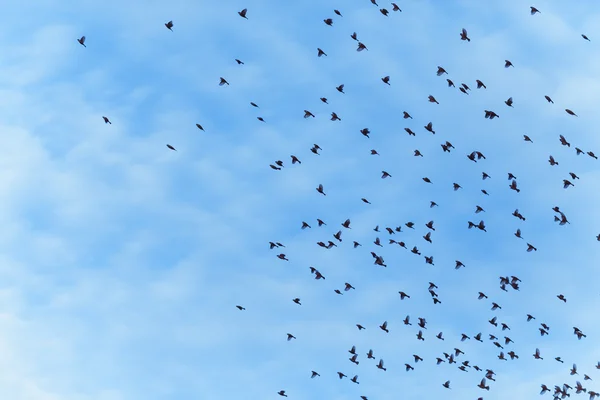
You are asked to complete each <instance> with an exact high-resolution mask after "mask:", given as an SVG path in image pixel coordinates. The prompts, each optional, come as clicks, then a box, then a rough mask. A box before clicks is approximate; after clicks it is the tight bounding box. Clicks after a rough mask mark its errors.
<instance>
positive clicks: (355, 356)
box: [77, 0, 600, 400]
mask: <svg viewBox="0 0 600 400" xmlns="http://www.w3.org/2000/svg"><path fill="white" fill-rule="evenodd" d="M370 2H371V3H372V4H373V5H375V6H378V7H379V5H378V4H377V2H376V0H370ZM401 11H402V10H401V9H400V7H399V6H398V5H397V4H396V3H391V12H401ZM379 12H380V13H381V14H382V15H383V16H385V17H389V15H390V11H389V10H388V9H387V8H383V7H382V8H380V9H379ZM333 13H334V14H335V15H336V16H337V18H342V17H343V15H342V13H341V12H340V11H339V10H333ZM530 13H531V15H532V16H533V15H536V14H540V13H541V12H540V10H538V9H537V8H536V7H530ZM238 14H239V16H240V17H241V18H244V19H248V9H243V10H241V11H239V12H238ZM323 22H324V23H325V24H326V25H328V26H334V25H335V21H334V19H333V18H325V19H324V20H323ZM164 25H165V27H166V28H167V29H168V30H169V31H173V28H174V27H175V24H174V22H173V21H168V22H166V23H165V24H164ZM581 37H582V38H583V39H584V40H586V41H590V39H589V38H588V37H587V36H586V35H585V34H582V35H581ZM350 38H351V39H353V40H354V41H356V46H357V47H356V51H357V52H362V51H365V50H367V51H368V50H369V49H368V47H367V45H365V44H364V43H363V42H361V41H360V40H359V38H358V35H357V33H356V32H354V33H352V34H351V35H350ZM457 40H461V41H464V42H467V43H468V42H471V37H469V33H468V31H467V30H466V29H464V28H463V29H462V30H458V37H457ZM77 41H78V42H79V43H80V44H81V45H82V46H83V47H87V46H86V37H85V36H82V37H81V38H79V39H77ZM315 55H316V56H317V57H327V53H326V51H325V50H323V49H321V48H317V49H315ZM235 62H236V63H237V64H238V65H240V66H243V65H244V62H243V61H241V60H239V59H235ZM504 67H505V68H514V67H515V66H514V65H513V63H512V62H511V61H510V60H505V62H504ZM435 73H436V75H437V76H439V77H444V78H445V79H446V84H447V87H448V88H457V87H458V90H459V91H460V92H461V93H462V94H464V95H469V92H471V88H470V87H469V85H468V84H466V83H460V84H455V82H454V81H453V80H452V79H450V78H449V77H448V78H446V77H447V76H449V75H448V72H447V71H446V70H445V69H444V67H442V66H437V70H436V71H435ZM381 81H382V83H383V84H385V85H391V78H390V76H384V77H381ZM216 83H217V84H218V85H220V86H224V85H227V86H229V82H228V81H227V80H226V79H225V78H223V77H220V78H219V81H218V82H216ZM474 87H475V88H476V89H483V90H485V89H487V86H486V84H485V83H484V82H482V81H481V80H479V79H477V80H475V83H474ZM344 89H345V87H344V84H341V85H339V86H337V87H336V90H337V92H339V93H341V94H344V93H345V91H344ZM541 97H543V98H544V99H545V100H546V102H547V103H550V104H554V101H553V99H552V98H550V97H549V96H548V95H542V96H541ZM320 101H321V102H322V103H325V104H329V100H328V99H327V98H326V97H320ZM427 101H428V102H429V103H433V104H436V105H437V104H439V102H438V101H437V99H436V98H435V97H434V96H433V95H428V97H427ZM504 103H505V105H506V106H507V107H511V108H512V107H514V104H515V101H514V100H513V98H512V97H509V98H508V99H506V100H504ZM250 105H251V106H252V107H255V108H260V107H259V106H258V105H257V104H256V103H254V102H250ZM564 112H565V113H566V114H568V115H569V116H572V117H577V116H578V115H577V114H576V113H575V112H574V111H573V110H571V109H569V108H564ZM501 114H502V112H501V111H498V110H483V116H484V118H486V119H490V120H493V119H495V118H500V117H501ZM303 117H304V118H315V114H313V113H312V112H311V111H310V110H304V111H303ZM402 117H403V119H404V120H409V119H413V117H412V116H411V115H410V113H409V112H408V111H403V114H402ZM102 118H103V120H104V123H105V124H112V122H111V121H110V119H109V118H108V117H106V116H102ZM257 119H258V120H259V121H261V122H263V123H265V122H266V121H265V120H264V118H262V117H260V116H259V117H257ZM330 120H331V121H341V118H340V117H339V116H338V114H337V113H336V112H331V116H330ZM196 127H197V128H198V129H199V130H201V131H204V128H203V126H202V125H201V124H199V123H196ZM423 129H424V130H425V131H427V132H428V133H430V134H432V135H435V133H436V131H435V129H434V126H433V123H432V122H427V123H425V125H423ZM404 130H405V132H406V133H407V134H408V135H411V136H416V135H417V133H416V132H414V131H413V130H412V129H411V128H409V127H407V128H404ZM370 133H371V132H370V130H369V129H368V128H363V129H361V130H360V134H362V135H363V136H364V137H366V138H369V135H370ZM523 140H524V141H525V142H528V143H533V140H532V139H531V138H530V137H529V136H528V135H523ZM558 141H559V143H560V145H561V146H565V147H568V148H570V147H571V143H570V142H569V141H568V140H567V139H566V138H565V137H564V136H563V135H560V136H559V137H558ZM166 146H167V148H168V149H170V150H172V151H177V150H176V148H175V147H174V146H173V145H171V144H167V145H166ZM441 148H442V151H443V152H453V151H455V147H454V146H453V145H452V143H451V142H449V141H444V142H443V143H441ZM573 148H574V150H575V152H576V154H577V155H586V156H588V157H590V158H593V159H595V160H597V159H598V157H597V156H596V155H595V153H594V152H593V151H591V150H588V151H584V150H582V149H580V148H579V147H576V146H573ZM322 150H323V149H322V148H321V147H320V146H319V145H318V144H314V145H313V146H312V147H311V148H310V151H311V153H313V155H321V151H322ZM370 154H371V155H372V156H377V155H379V153H378V151H377V150H375V149H371V150H370ZM414 156H415V157H423V154H422V153H421V152H420V151H419V150H414ZM466 157H467V158H468V159H469V160H471V161H473V162H474V163H477V162H479V161H481V160H485V159H486V156H485V155H484V154H483V153H482V152H480V151H471V152H468V153H467V154H466ZM290 163H291V164H292V165H296V164H297V165H301V164H302V160H301V159H300V158H299V157H297V156H296V155H293V154H292V155H290ZM548 163H549V164H550V166H556V165H559V163H558V161H557V160H556V159H555V158H554V156H552V155H549V157H548ZM269 166H270V168H271V169H273V170H275V171H281V170H282V169H284V168H285V163H284V162H283V161H282V160H276V161H274V162H273V163H271V164H270V165H269ZM507 176H508V181H509V184H508V185H507V187H508V188H509V189H510V190H513V191H515V192H517V193H519V192H520V189H519V187H518V181H517V177H516V176H515V175H513V174H512V173H510V172H508V173H507ZM390 178H393V177H392V175H391V174H390V173H389V172H387V171H385V170H382V171H381V179H390ZM481 178H482V180H483V181H485V180H487V179H489V178H491V177H490V175H488V174H487V173H486V172H482V175H481ZM578 179H579V177H578V176H577V175H576V174H575V173H574V172H569V176H568V177H565V178H564V179H563V180H562V185H563V187H564V189H568V188H569V187H571V186H574V183H573V182H574V181H575V180H578ZM422 180H423V182H424V183H426V184H433V182H432V180H431V179H430V178H428V177H423V178H422ZM452 187H453V190H454V191H457V190H460V189H461V185H460V184H458V183H453V185H452ZM315 189H316V191H317V193H319V194H320V195H322V196H327V191H326V188H325V187H324V186H323V185H322V184H318V185H317V186H316V188H315ZM481 192H482V193H483V194H484V195H489V193H488V192H487V191H486V190H485V189H482V190H481ZM361 201H362V202H363V203H365V204H371V202H370V201H369V200H368V199H366V198H362V199H361ZM429 206H430V207H431V208H434V207H436V206H438V204H437V203H436V202H435V201H431V202H430V204H429ZM553 211H554V212H555V215H554V221H555V222H556V223H558V224H559V225H565V224H569V223H570V222H569V220H568V219H567V216H566V215H565V213H564V212H563V211H562V210H561V209H560V208H559V207H558V206H555V207H553ZM482 212H485V210H484V209H483V208H482V207H481V206H479V205H476V206H475V209H474V214H477V215H481V214H480V213H482ZM512 215H513V216H514V217H516V218H517V219H519V220H520V221H525V220H526V218H525V217H524V216H523V215H522V214H521V213H520V212H519V210H518V209H515V211H514V212H513V213H512ZM466 222H467V223H466V227H467V228H468V229H477V230H480V231H482V232H487V231H486V224H485V222H484V221H483V220H479V221H476V220H473V221H466ZM323 226H328V224H327V223H326V222H325V221H323V220H322V219H319V218H317V219H316V227H323ZM415 226H416V224H415V223H414V222H412V221H409V222H406V223H405V224H404V226H386V227H384V228H382V230H380V227H379V225H377V226H375V228H374V229H373V231H374V232H376V235H377V236H375V238H374V241H373V244H374V245H375V246H377V247H383V246H384V245H387V246H398V247H401V248H403V249H406V250H409V251H410V252H411V253H413V254H415V255H418V256H421V255H422V256H423V258H424V261H425V263H426V264H431V265H435V264H434V259H433V256H428V255H425V254H422V253H421V250H420V249H419V248H418V246H417V245H414V244H411V245H408V244H407V243H405V242H404V241H403V240H399V239H398V240H397V239H395V238H396V235H397V234H399V233H402V232H404V231H403V229H415ZM424 226H425V227H426V228H427V231H426V233H425V234H424V235H423V236H422V238H423V240H425V241H427V242H429V243H432V242H433V241H432V236H433V235H434V232H435V230H436V228H435V223H434V221H433V220H430V221H428V222H427V223H424ZM299 228H300V229H303V230H304V229H312V228H313V227H312V225H311V224H310V223H309V222H306V221H302V222H301V224H300V226H299ZM334 231H335V232H334V233H333V234H332V237H331V239H323V240H321V241H318V242H317V243H316V244H317V245H318V246H319V247H321V248H325V249H331V248H333V247H338V246H341V245H342V242H343V239H342V237H343V236H345V235H346V232H351V231H352V222H351V220H350V219H346V220H345V221H342V222H340V224H339V228H338V229H334ZM384 232H385V233H387V235H388V236H389V238H388V242H387V243H385V241H384V240H383V239H381V238H380V237H379V236H378V235H379V233H384ZM514 236H515V237H517V238H519V239H524V238H523V236H522V234H521V229H516V231H515V232H514ZM596 240H598V241H600V234H598V235H597V237H596ZM524 242H525V246H524V250H525V251H527V252H532V251H537V248H536V247H535V246H534V245H533V244H531V243H529V242H527V241H526V240H524ZM351 246H352V247H353V248H354V249H358V248H359V247H362V246H363V244H361V243H359V242H358V241H355V240H354V241H352V244H351ZM285 247H286V246H285V245H284V244H282V243H280V242H278V241H273V242H269V248H270V250H276V252H277V254H276V257H277V258H278V259H280V260H283V261H289V259H288V258H287V256H286V254H285V253H284V251H285V250H283V249H285ZM370 253H371V255H372V257H373V263H374V264H375V265H377V266H381V267H386V266H387V265H386V263H385V260H384V258H383V257H382V256H381V255H379V254H377V252H376V251H371V252H370ZM454 266H455V268H456V269H460V268H463V267H465V265H464V264H463V262H461V261H460V260H455V265H454ZM310 273H311V274H313V275H314V279H316V280H321V279H323V280H324V279H326V277H325V276H324V274H323V273H322V272H320V271H319V270H317V269H316V268H314V267H310ZM520 283H521V280H520V279H519V277H517V276H500V277H499V287H500V289H501V290H503V291H509V290H519V289H520V287H519V284H520ZM437 289H438V286H437V285H436V284H435V283H433V282H429V286H428V292H429V294H430V296H431V300H432V302H433V304H440V303H441V300H440V299H439V297H438V294H437V292H436V290H437ZM352 290H356V289H355V287H354V286H353V285H352V284H351V283H348V282H345V283H344V287H343V288H341V290H340V289H336V290H335V293H336V294H338V295H343V292H349V291H352ZM398 294H399V298H400V300H402V301H404V300H406V299H410V298H411V296H410V295H409V294H408V293H406V292H404V291H399V292H398ZM556 298H557V301H562V302H565V303H566V302H567V298H566V297H565V296H564V295H563V294H561V293H558V294H557V295H556ZM477 299H478V300H480V301H489V303H490V309H491V311H496V310H500V309H502V307H501V306H500V305H499V304H498V303H496V302H495V301H491V300H489V298H488V296H487V295H486V294H485V293H483V292H479V293H478V294H477ZM291 301H293V302H294V303H295V304H297V305H299V306H301V305H302V302H301V299H300V298H297V297H296V298H293V299H291ZM236 307H237V308H238V309H239V310H240V311H245V310H246V308H245V307H244V306H242V305H237V306H236ZM523 320H524V321H526V322H527V323H531V324H536V322H534V321H536V317H535V316H533V315H531V314H526V315H523ZM412 321H413V319H412V318H411V316H410V315H407V316H406V317H405V318H404V320H403V323H404V325H406V326H412V325H413V322H412ZM488 322H489V324H490V326H491V327H493V331H492V333H486V334H484V333H482V332H478V333H476V334H474V335H472V336H471V335H468V334H466V333H462V334H461V336H460V337H459V338H456V339H457V340H459V341H460V342H465V341H467V340H474V341H477V342H481V343H484V342H489V343H490V345H493V346H495V347H496V348H497V349H498V355H497V358H498V359H499V360H501V361H509V360H515V359H519V357H533V358H534V359H536V360H544V356H545V355H543V354H542V353H541V352H540V350H539V349H538V348H536V349H534V350H533V349H532V352H531V354H521V355H519V354H517V353H516V352H515V351H514V349H513V348H511V345H512V344H513V343H514V342H513V339H512V338H510V337H509V336H508V334H509V332H510V330H511V329H510V326H509V325H508V324H507V323H505V322H502V321H500V320H498V317H497V316H493V317H492V318H491V319H490V320H489V321H488ZM415 324H416V327H417V328H418V329H416V333H415V338H416V340H419V341H425V340H426V338H428V339H433V340H440V341H445V340H446V339H447V338H446V337H444V334H443V332H439V333H437V334H433V335H431V336H430V337H429V335H427V334H426V333H425V331H427V324H428V321H427V320H426V319H425V318H423V317H417V319H416V322H415ZM356 328H357V329H358V330H359V331H362V330H364V329H366V327H365V326H363V325H361V324H356ZM375 328H377V327H375ZM378 328H379V329H380V330H381V331H383V332H385V333H386V334H387V333H389V332H390V331H389V329H388V322H387V321H382V323H381V325H379V326H378ZM572 329H573V332H572V333H573V335H574V336H575V337H576V338H577V339H578V340H581V339H585V338H586V337H587V336H586V334H585V333H584V332H583V331H582V330H581V329H579V328H578V327H573V328H572ZM537 330H538V331H539V335H540V336H541V337H544V336H546V335H550V334H551V329H550V326H548V325H547V324H546V323H544V322H540V323H539V324H538V325H537ZM292 340H296V337H295V336H294V335H293V334H292V333H287V341H292ZM348 353H349V354H350V357H349V358H348V361H349V362H350V363H353V364H355V365H359V363H360V362H361V361H362V358H363V356H362V354H364V355H366V359H367V360H369V359H373V360H376V362H375V367H376V368H378V369H380V370H381V371H387V368H386V367H385V363H384V360H383V358H379V357H376V356H375V354H374V352H373V350H372V349H369V350H368V351H364V353H359V352H358V350H357V348H356V346H352V347H351V348H350V349H349V350H348ZM465 356H466V355H465V353H464V352H463V351H462V350H461V349H460V348H458V347H454V348H452V349H448V351H447V352H443V354H440V355H439V356H438V357H437V358H436V359H435V360H427V361H425V360H424V359H423V358H421V357H420V356H419V355H418V354H414V355H413V358H412V359H411V360H410V361H409V362H406V363H405V364H404V369H405V371H406V372H410V371H412V370H414V369H415V368H417V365H418V364H419V363H421V362H432V363H433V362H435V364H437V365H440V364H442V363H447V364H449V365H452V364H456V366H457V368H458V369H459V370H461V371H464V372H467V371H476V372H477V373H479V374H480V375H481V377H480V378H478V379H477V382H476V383H474V386H476V387H478V388H480V389H481V390H482V391H483V392H484V393H485V392H488V391H489V390H490V388H491V386H493V382H495V380H496V378H495V375H496V373H495V372H494V371H493V370H492V369H490V368H487V367H480V366H478V365H475V364H471V362H470V361H469V360H467V359H465ZM551 358H554V360H555V361H556V362H558V363H564V361H563V360H562V359H561V357H552V356H551ZM377 359H378V361H377ZM590 367H593V368H595V369H599V370H600V361H599V362H598V363H597V364H596V365H594V366H590ZM568 373H569V376H570V377H572V378H573V379H575V381H574V382H571V383H563V382H561V383H559V384H554V385H547V384H545V383H543V384H541V386H540V389H541V391H540V394H542V395H543V394H545V393H550V394H551V395H552V396H553V398H554V399H565V398H567V397H570V396H571V394H572V393H575V394H586V395H587V396H589V399H590V400H593V399H594V398H596V397H600V393H599V392H597V391H595V390H592V389H589V388H587V387H586V386H587V382H588V381H591V380H592V378H591V377H590V376H589V375H588V374H586V373H584V372H582V373H581V374H579V370H578V367H577V365H576V364H572V367H571V368H569V369H568ZM308 375H309V377H310V378H313V379H314V378H318V377H320V376H321V375H320V373H319V372H317V371H310V374H308ZM350 375H352V377H350V378H349V380H350V381H351V382H353V383H355V384H359V383H360V382H359V376H358V374H350ZM337 377H338V378H339V379H340V380H341V379H344V378H348V376H347V375H346V374H345V373H343V372H340V371H338V372H337ZM579 377H582V378H579ZM578 379H581V380H578ZM582 381H583V382H584V383H585V386H584V383H582ZM439 385H441V386H442V387H444V388H446V389H451V388H452V384H451V381H450V380H441V381H440V382H439ZM277 393H278V394H279V395H280V396H282V397H288V393H287V391H286V390H280V391H278V392H277ZM290 395H291V394H290ZM360 398H361V399H362V400H368V398H367V396H365V395H361V396H360ZM483 398H484V397H479V398H478V400H483Z"/></svg>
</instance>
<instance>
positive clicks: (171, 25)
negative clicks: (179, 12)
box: [165, 21, 173, 32]
mask: <svg viewBox="0 0 600 400" xmlns="http://www.w3.org/2000/svg"><path fill="white" fill-rule="evenodd" d="M165 26H166V27H167V29H168V30H170V31H171V32H173V21H169V22H167V23H166V24H165Z"/></svg>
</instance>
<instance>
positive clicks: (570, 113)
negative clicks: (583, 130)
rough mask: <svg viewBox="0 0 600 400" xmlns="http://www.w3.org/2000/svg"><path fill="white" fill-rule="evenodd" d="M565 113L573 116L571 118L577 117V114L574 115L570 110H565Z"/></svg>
mask: <svg viewBox="0 0 600 400" xmlns="http://www.w3.org/2000/svg"><path fill="white" fill-rule="evenodd" d="M565 112H566V113H567V114H569V115H573V116H575V117H577V116H578V115H577V114H575V113H574V112H573V111H572V110H570V109H568V108H565Z"/></svg>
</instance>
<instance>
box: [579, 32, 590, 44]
mask: <svg viewBox="0 0 600 400" xmlns="http://www.w3.org/2000/svg"><path fill="white" fill-rule="evenodd" d="M581 37H582V38H584V39H585V40H587V41H588V42H589V41H590V39H589V38H588V37H587V36H586V35H584V34H583V33H582V34H581Z"/></svg>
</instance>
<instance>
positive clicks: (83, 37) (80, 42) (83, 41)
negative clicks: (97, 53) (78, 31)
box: [77, 36, 87, 47]
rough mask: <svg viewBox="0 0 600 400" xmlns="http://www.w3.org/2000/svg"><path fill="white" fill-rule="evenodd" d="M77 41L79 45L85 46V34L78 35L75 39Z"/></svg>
mask: <svg viewBox="0 0 600 400" xmlns="http://www.w3.org/2000/svg"><path fill="white" fill-rule="evenodd" d="M77 41H78V42H79V44H80V45H82V46H83V47H87V46H86V45H85V36H82V37H80V38H79V39H77Z"/></svg>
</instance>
